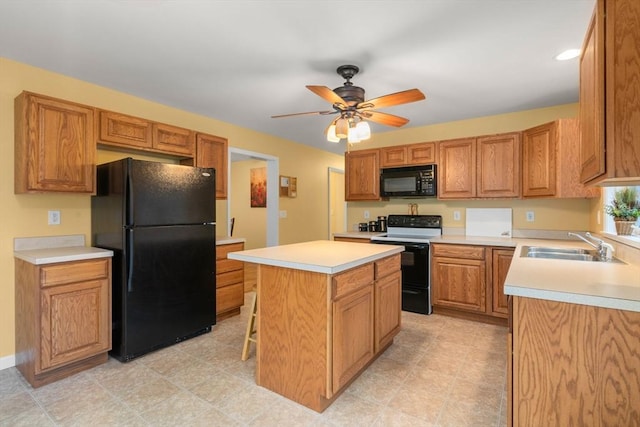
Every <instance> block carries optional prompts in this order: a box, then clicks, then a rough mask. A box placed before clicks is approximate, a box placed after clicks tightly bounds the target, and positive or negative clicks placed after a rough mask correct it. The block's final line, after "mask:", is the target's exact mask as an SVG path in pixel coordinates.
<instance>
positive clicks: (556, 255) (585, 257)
mask: <svg viewBox="0 0 640 427" xmlns="http://www.w3.org/2000/svg"><path fill="white" fill-rule="evenodd" d="M526 256H527V257H529V258H549V259H569V260H573V261H599V258H598V257H597V256H593V255H589V254H572V253H563V252H528V253H527V255H526Z"/></svg>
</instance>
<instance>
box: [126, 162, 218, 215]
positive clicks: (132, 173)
mask: <svg viewBox="0 0 640 427" xmlns="http://www.w3.org/2000/svg"><path fill="white" fill-rule="evenodd" d="M126 160H127V162H128V165H129V173H128V176H127V181H126V183H125V185H126V189H127V192H128V204H127V211H126V220H125V221H126V224H127V225H129V226H135V227H140V226H155V225H169V224H204V223H210V222H215V220H216V212H215V209H216V184H215V169H210V168H195V167H191V166H182V165H174V164H167V163H158V162H148V161H142V160H134V159H126Z"/></svg>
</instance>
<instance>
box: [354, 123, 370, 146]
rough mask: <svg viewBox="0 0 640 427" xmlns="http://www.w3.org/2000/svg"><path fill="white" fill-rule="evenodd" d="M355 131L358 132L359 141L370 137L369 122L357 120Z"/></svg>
mask: <svg viewBox="0 0 640 427" xmlns="http://www.w3.org/2000/svg"><path fill="white" fill-rule="evenodd" d="M356 131H357V132H358V139H359V140H360V141H366V140H367V139H369V138H371V128H370V127H369V123H367V122H365V121H360V122H358V124H357V125H356Z"/></svg>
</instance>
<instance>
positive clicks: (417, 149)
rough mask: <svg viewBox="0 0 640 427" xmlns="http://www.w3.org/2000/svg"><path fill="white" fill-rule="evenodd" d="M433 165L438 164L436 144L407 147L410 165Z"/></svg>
mask: <svg viewBox="0 0 640 427" xmlns="http://www.w3.org/2000/svg"><path fill="white" fill-rule="evenodd" d="M431 163H437V156H436V143H435V142H422V143H420V144H411V145H408V146H407V164H408V165H428V164H431Z"/></svg>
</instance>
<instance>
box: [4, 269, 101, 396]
mask: <svg viewBox="0 0 640 427" xmlns="http://www.w3.org/2000/svg"><path fill="white" fill-rule="evenodd" d="M15 272H16V273H15V274H16V295H15V301H16V367H17V368H18V370H19V371H20V372H21V373H22V375H23V376H24V377H25V378H26V379H27V381H28V382H29V383H30V384H31V385H32V386H33V387H39V386H42V385H45V384H48V383H50V382H53V381H56V380H59V379H61V378H64V377H67V376H69V375H71V374H74V373H77V372H79V371H82V370H84V369H88V368H91V367H93V366H96V365H98V364H101V363H104V362H106V361H107V352H108V351H109V350H110V349H111V258H100V259H92V260H84V261H69V262H60V263H52V264H46V265H36V264H32V263H29V262H26V261H24V260H22V259H16V260H15Z"/></svg>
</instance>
